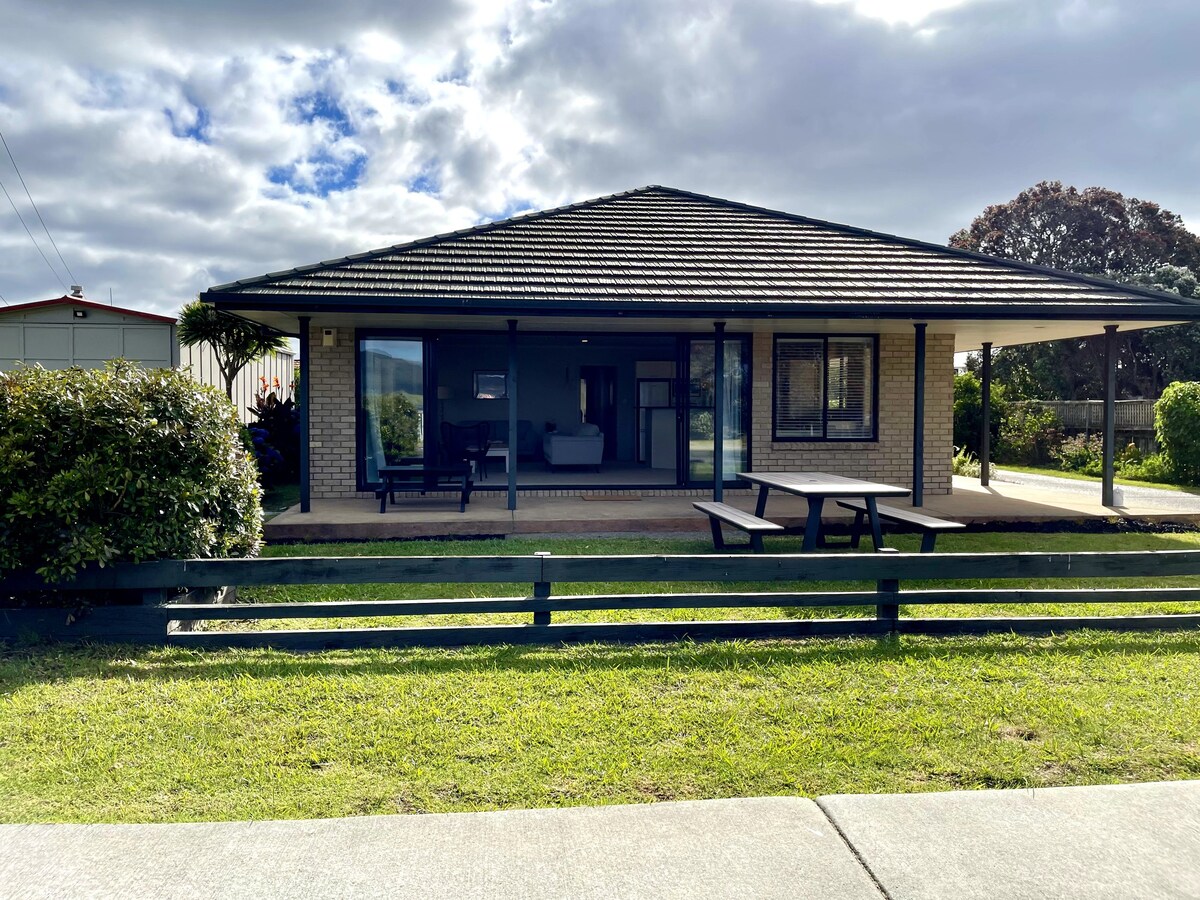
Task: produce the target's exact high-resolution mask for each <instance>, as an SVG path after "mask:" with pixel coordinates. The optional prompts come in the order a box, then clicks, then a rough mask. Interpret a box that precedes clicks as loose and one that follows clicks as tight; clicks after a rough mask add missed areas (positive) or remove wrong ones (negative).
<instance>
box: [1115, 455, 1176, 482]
mask: <svg viewBox="0 0 1200 900" xmlns="http://www.w3.org/2000/svg"><path fill="white" fill-rule="evenodd" d="M1117 473H1118V474H1119V475H1120V476H1121V477H1122V478H1127V479H1129V480H1130V481H1151V482H1154V483H1156V484H1172V483H1174V481H1175V477H1174V473H1173V472H1172V471H1171V461H1170V460H1169V459H1167V456H1166V454H1165V453H1150V454H1147V455H1145V456H1140V455H1139V457H1138V458H1137V459H1127V460H1125V461H1121V460H1120V459H1118V460H1117Z"/></svg>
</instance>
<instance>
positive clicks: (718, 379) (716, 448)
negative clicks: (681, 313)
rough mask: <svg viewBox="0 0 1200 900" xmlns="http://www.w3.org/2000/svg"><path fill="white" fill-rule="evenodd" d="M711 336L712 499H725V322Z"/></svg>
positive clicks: (716, 324) (717, 325) (717, 326)
mask: <svg viewBox="0 0 1200 900" xmlns="http://www.w3.org/2000/svg"><path fill="white" fill-rule="evenodd" d="M713 325H714V328H715V334H714V336H713V395H714V396H713V500H715V501H717V502H718V503H720V502H721V501H722V500H723V499H725V323H724V322H714V323H713Z"/></svg>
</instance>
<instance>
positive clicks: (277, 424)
mask: <svg viewBox="0 0 1200 900" xmlns="http://www.w3.org/2000/svg"><path fill="white" fill-rule="evenodd" d="M259 382H260V384H259V388H258V393H257V394H255V395H254V405H253V406H252V407H250V412H251V413H252V414H253V415H254V417H255V419H256V421H255V422H254V424H253V425H251V426H250V428H249V432H250V449H251V451H252V452H253V453H254V461H255V462H256V463H257V464H258V471H259V474H260V475H261V476H262V483H263V485H264V486H266V487H272V486H274V485H277V484H290V483H292V482H295V481H297V480H298V479H299V477H300V410H298V409H297V408H296V402H295V400H294V399H293V398H292V397H288V398H287V399H286V400H281V399H280V394H279V391H280V390H281V388H280V385H279V379H278V378H276V379H275V382H274V384H273V385H271V387H270V388H268V385H267V379H266V378H265V377H263V376H261V375H260V376H259Z"/></svg>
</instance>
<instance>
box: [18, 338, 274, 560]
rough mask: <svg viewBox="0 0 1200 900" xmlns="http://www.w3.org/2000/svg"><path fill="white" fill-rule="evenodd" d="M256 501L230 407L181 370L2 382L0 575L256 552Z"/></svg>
mask: <svg viewBox="0 0 1200 900" xmlns="http://www.w3.org/2000/svg"><path fill="white" fill-rule="evenodd" d="M260 492H261V489H260V488H259V486H258V480H257V478H256V477H255V469H254V463H253V462H252V461H251V459H250V457H249V456H248V454H247V453H246V451H245V449H244V447H243V445H242V442H241V427H240V424H239V422H238V419H237V415H236V413H235V411H234V408H233V405H232V404H230V402H229V401H228V400H226V399H225V397H224V396H223V395H222V394H221V392H220V391H219V390H217V389H215V388H211V387H205V386H203V385H200V384H198V383H197V382H196V381H195V380H194V379H192V378H190V377H189V376H188V375H186V374H184V373H181V372H176V371H173V370H170V369H153V370H147V369H142V368H139V367H137V366H135V365H133V364H132V363H128V362H125V361H124V360H118V361H116V362H113V363H109V365H108V366H107V367H106V368H105V369H102V370H82V369H66V370H57V371H47V370H45V369H42V368H41V367H33V368H20V369H17V370H16V371H13V372H7V373H0V573H5V572H11V571H13V570H15V569H26V568H30V569H36V570H37V572H38V573H39V574H41V575H42V576H43V577H45V578H47V579H52V580H56V579H63V578H69V577H70V576H71V575H72V574H74V573H75V572H76V571H77V570H78V569H79V568H80V567H81V566H83V565H84V564H86V563H90V562H96V563H99V564H100V565H104V564H105V563H108V562H115V561H118V560H129V561H133V562H141V561H143V560H148V559H155V558H185V559H186V558H194V557H225V556H252V555H254V553H255V552H256V551H257V550H258V547H259V545H260V541H261V536H262V509H261V508H260V506H259V499H260Z"/></svg>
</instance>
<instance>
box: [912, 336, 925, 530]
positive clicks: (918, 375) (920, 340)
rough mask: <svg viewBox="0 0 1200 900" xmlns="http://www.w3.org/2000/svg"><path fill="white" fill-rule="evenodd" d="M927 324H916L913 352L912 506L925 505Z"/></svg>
mask: <svg viewBox="0 0 1200 900" xmlns="http://www.w3.org/2000/svg"><path fill="white" fill-rule="evenodd" d="M927 327H928V326H927V325H926V323H925V322H916V323H914V324H913V328H915V329H916V332H917V334H916V347H915V348H914V352H913V476H912V485H913V486H912V504H913V506H924V505H925V329H926V328H927Z"/></svg>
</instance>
